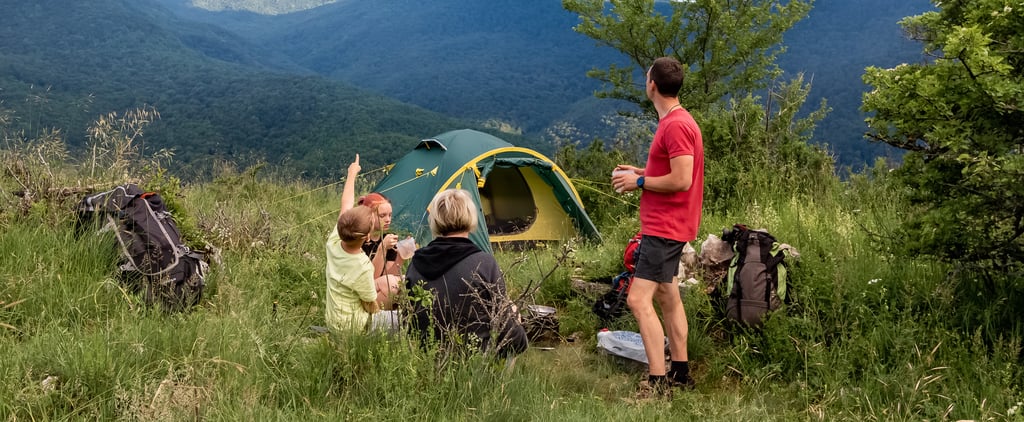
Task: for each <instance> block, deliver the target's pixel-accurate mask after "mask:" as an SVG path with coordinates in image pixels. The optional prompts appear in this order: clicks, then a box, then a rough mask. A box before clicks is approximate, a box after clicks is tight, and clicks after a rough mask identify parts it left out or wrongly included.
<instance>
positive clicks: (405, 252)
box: [395, 236, 416, 259]
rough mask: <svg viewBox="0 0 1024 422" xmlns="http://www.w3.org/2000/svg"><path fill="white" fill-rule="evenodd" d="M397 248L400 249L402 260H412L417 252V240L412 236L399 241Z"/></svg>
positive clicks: (399, 253)
mask: <svg viewBox="0 0 1024 422" xmlns="http://www.w3.org/2000/svg"><path fill="white" fill-rule="evenodd" d="M395 248H396V249H398V255H399V256H401V257H402V259H409V258H412V255H413V253H415V252H416V239H413V238H412V236H409V237H406V238H405V239H402V240H399V241H398V243H397V244H396V245H395Z"/></svg>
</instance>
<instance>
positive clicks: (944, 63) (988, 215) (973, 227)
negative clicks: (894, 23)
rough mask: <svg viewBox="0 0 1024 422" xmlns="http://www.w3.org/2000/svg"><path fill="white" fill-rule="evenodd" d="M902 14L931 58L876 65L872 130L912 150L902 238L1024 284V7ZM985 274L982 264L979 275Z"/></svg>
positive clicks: (984, 5)
mask: <svg viewBox="0 0 1024 422" xmlns="http://www.w3.org/2000/svg"><path fill="white" fill-rule="evenodd" d="M934 3H935V4H936V6H938V7H939V10H938V11H934V12H928V13H924V14H922V15H918V16H913V17H908V18H906V19H904V20H903V21H901V25H902V26H903V27H904V29H905V30H906V32H907V34H908V35H909V36H910V37H911V38H912V39H915V40H918V41H921V42H922V43H923V44H924V51H925V52H926V53H927V54H929V55H931V56H933V59H932V60H929V61H928V62H925V63H916V64H901V65H898V66H896V67H894V68H891V69H880V68H874V67H872V68H868V69H867V72H866V74H865V75H864V81H865V82H866V83H868V84H869V85H871V86H873V87H874V90H873V91H871V92H869V93H867V94H865V95H864V104H863V110H865V111H867V112H870V113H874V115H873V117H871V118H869V119H868V124H869V125H870V132H869V133H868V134H867V135H868V136H869V137H870V138H873V139H875V140H878V141H881V142H885V143H887V144H889V145H893V146H895V147H898V148H901V149H904V150H906V151H908V153H907V155H906V157H905V159H904V162H903V164H902V166H900V168H899V169H898V171H897V172H896V175H897V178H898V180H899V181H900V182H901V183H902V184H903V185H904V186H905V187H907V188H909V189H908V192H909V193H908V195H909V199H910V201H911V203H912V205H913V207H912V209H910V210H909V212H908V215H907V219H906V221H905V223H904V225H903V227H902V234H903V236H901V242H900V243H901V244H902V245H904V246H905V249H906V250H905V251H906V252H908V253H911V254H926V255H929V256H935V257H938V258H939V259H941V260H943V261H946V262H952V263H958V264H961V265H962V266H961V268H962V269H966V270H969V272H972V273H975V274H983V275H986V277H985V278H986V279H988V280H989V281H990V283H985V284H986V285H988V287H989V289H988V291H986V293H989V294H992V293H994V292H995V290H994V288H995V286H994V283H993V280H992V279H990V278H989V277H992V276H994V277H996V278H1000V274H1003V275H1007V276H1008V279H1009V280H1011V283H1016V284H1017V286H1016V289H1017V290H1018V291H1019V290H1021V287H1024V286H1022V285H1021V279H1024V277H1021V270H1022V262H1024V239H1022V237H1021V235H1022V234H1024V183H1022V181H1024V157H1022V155H1021V152H1022V148H1024V32H1022V31H1021V28H1024V5H1021V4H1020V3H1019V2H1016V3H1015V4H1011V3H1013V2H1006V1H1003V0H959V1H943V2H938V1H936V2H934ZM978 270H980V272H978Z"/></svg>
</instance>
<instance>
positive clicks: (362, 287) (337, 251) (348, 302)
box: [324, 230, 377, 333]
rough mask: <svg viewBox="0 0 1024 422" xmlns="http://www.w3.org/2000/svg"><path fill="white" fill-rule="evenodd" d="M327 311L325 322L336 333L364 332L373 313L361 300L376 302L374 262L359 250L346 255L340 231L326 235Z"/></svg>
mask: <svg viewBox="0 0 1024 422" xmlns="http://www.w3.org/2000/svg"><path fill="white" fill-rule="evenodd" d="M326 246H327V310H326V312H325V314H324V319H325V320H326V323H327V328H329V329H330V330H331V332H333V333H342V332H344V331H346V330H362V329H363V328H364V327H366V321H367V320H368V319H369V318H370V314H369V313H368V312H366V311H365V310H363V307H362V305H361V304H360V301H365V302H372V301H375V300H377V287H376V286H374V284H373V263H372V262H370V258H369V257H367V256H366V254H364V253H363V251H361V250H360V251H359V252H356V253H348V252H345V249H344V248H342V246H341V238H339V237H338V231H337V230H331V233H330V234H329V235H328V236H327V245H326Z"/></svg>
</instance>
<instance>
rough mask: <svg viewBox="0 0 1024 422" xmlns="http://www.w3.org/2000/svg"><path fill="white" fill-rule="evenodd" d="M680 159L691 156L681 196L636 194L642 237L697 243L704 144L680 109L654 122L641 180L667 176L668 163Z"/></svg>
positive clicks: (660, 193)
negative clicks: (689, 176)
mask: <svg viewBox="0 0 1024 422" xmlns="http://www.w3.org/2000/svg"><path fill="white" fill-rule="evenodd" d="M681 155H692V156H693V184H691V185H690V189H689V190H685V191H682V192H654V191H649V190H644V191H643V193H641V194H640V231H641V232H642V233H643V234H645V235H652V236H659V237H664V238H666V239H672V240H678V241H680V242H689V241H691V240H694V239H697V229H698V227H700V214H701V205H702V203H703V201H704V141H703V140H702V138H701V135H700V127H698V126H697V122H696V121H694V120H693V116H691V115H690V113H689V112H688V111H686V110H684V109H678V110H673V111H672V112H670V113H669V114H668V115H667V116H665V117H664V118H663V119H661V121H659V122H658V129H657V130H656V131H655V133H654V142H652V143H651V151H650V153H648V155H647V166H646V168H645V169H644V176H646V177H652V176H664V175H666V174H669V173H671V172H672V167H671V164H670V163H669V160H670V159H671V158H674V157H678V156H681Z"/></svg>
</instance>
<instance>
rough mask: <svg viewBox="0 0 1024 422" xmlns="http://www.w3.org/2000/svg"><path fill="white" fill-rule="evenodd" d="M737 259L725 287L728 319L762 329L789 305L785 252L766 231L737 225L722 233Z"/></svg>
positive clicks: (734, 258)
mask: <svg viewBox="0 0 1024 422" xmlns="http://www.w3.org/2000/svg"><path fill="white" fill-rule="evenodd" d="M722 240H725V241H727V242H730V243H732V245H733V251H735V252H736V255H734V256H733V258H732V263H731V264H730V265H729V273H728V275H727V276H726V283H725V292H724V295H725V300H726V302H725V316H726V318H728V319H730V320H733V321H737V322H739V323H742V324H744V325H747V326H750V327H761V325H762V324H763V322H764V321H763V318H764V316H765V315H766V314H767V313H768V312H770V311H774V310H775V309H778V308H779V306H781V305H782V303H784V302H788V301H789V298H790V296H791V295H789V294H788V293H789V290H790V288H789V286H788V285H787V277H786V276H787V269H786V264H785V262H784V259H785V258H786V253H787V252H786V250H784V249H782V248H780V244H779V242H777V241H776V240H775V237H773V236H772V235H771V234H769V233H768V232H766V231H763V230H751V229H748V228H747V226H745V225H742V224H736V225H734V226H733V227H732V230H731V231H730V230H728V229H727V230H726V231H723V233H722Z"/></svg>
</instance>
